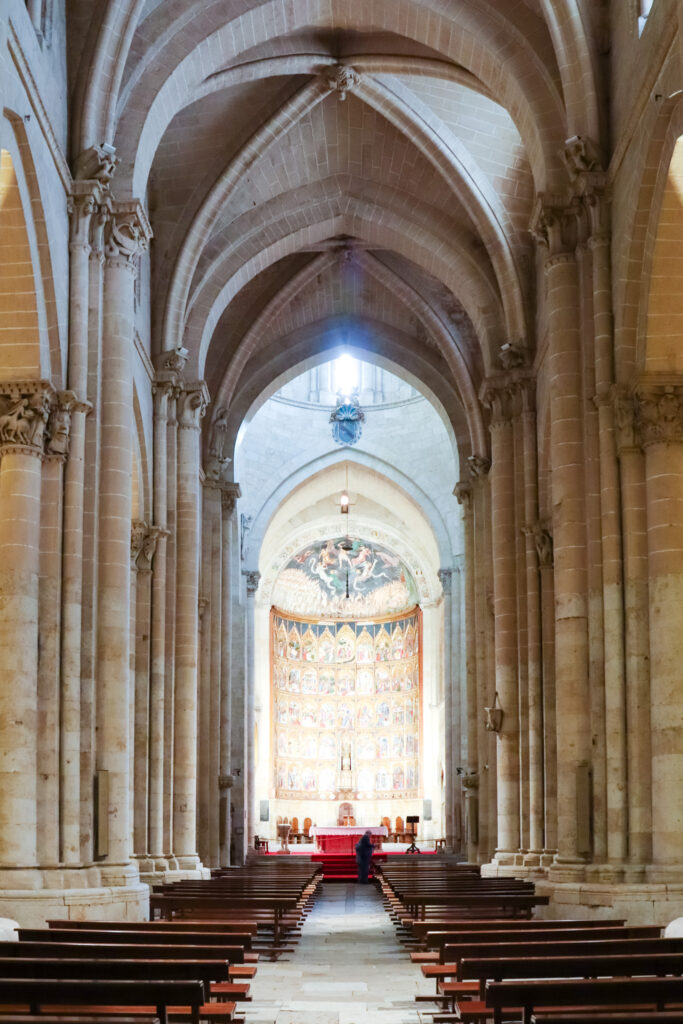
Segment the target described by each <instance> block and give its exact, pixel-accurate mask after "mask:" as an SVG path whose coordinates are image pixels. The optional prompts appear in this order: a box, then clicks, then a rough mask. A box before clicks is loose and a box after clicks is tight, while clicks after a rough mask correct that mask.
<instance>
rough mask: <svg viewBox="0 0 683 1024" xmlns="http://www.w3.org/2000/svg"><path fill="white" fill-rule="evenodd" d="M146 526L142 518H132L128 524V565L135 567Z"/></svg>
mask: <svg viewBox="0 0 683 1024" xmlns="http://www.w3.org/2000/svg"><path fill="white" fill-rule="evenodd" d="M147 530H148V526H147V523H146V522H145V521H144V519H134V520H133V521H132V523H131V524H130V567H131V569H137V562H138V556H139V554H140V552H141V551H142V545H143V543H144V540H145V536H146V534H147Z"/></svg>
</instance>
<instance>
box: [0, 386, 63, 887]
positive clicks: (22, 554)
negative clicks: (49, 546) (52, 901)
mask: <svg viewBox="0 0 683 1024" xmlns="http://www.w3.org/2000/svg"><path fill="white" fill-rule="evenodd" d="M50 391H51V389H50V386H49V384H47V383H46V382H44V381H16V382H11V383H8V384H2V385H0V522H1V523H2V530H1V531H0V595H1V596H0V608H1V614H0V888H2V889H24V888H36V887H37V886H38V885H39V883H37V882H36V880H35V871H34V870H32V869H35V867H36V864H37V830H36V824H37V788H36V783H37V771H36V768H37V741H38V720H37V719H38V610H39V591H38V580H39V571H40V564H39V551H40V499H41V469H42V465H41V464H42V458H43V446H44V433H45V426H46V423H47V419H48V413H49V397H50Z"/></svg>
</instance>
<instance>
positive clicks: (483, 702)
mask: <svg viewBox="0 0 683 1024" xmlns="http://www.w3.org/2000/svg"><path fill="white" fill-rule="evenodd" d="M468 464H469V467H470V472H471V474H472V502H473V510H474V514H473V541H474V559H473V565H474V598H475V600H474V609H475V614H474V620H475V631H476V673H477V677H476V701H475V704H474V706H473V708H472V710H471V712H470V713H471V714H472V715H473V716H474V722H475V730H476V745H477V762H478V765H479V774H480V784H479V798H478V801H477V809H478V812H479V827H478V829H477V835H478V843H477V860H478V861H479V862H481V861H482V860H488V858H489V852H490V849H491V847H493V845H494V843H495V840H494V837H493V836H492V835H491V836H490V829H489V774H490V770H491V761H490V758H489V734H488V733H487V732H486V730H485V728H484V707H485V706H487V705H488V704H489V701H492V700H493V694H494V691H495V676H494V672H493V671H492V665H491V658H490V653H491V652H490V649H491V646H492V640H493V638H492V635H491V628H490V626H491V609H490V607H489V598H492V595H491V594H490V593H489V587H490V583H491V571H490V566H491V547H490V545H489V542H488V531H487V523H488V520H489V517H490V503H489V482H488V479H487V474H488V472H489V467H490V462H489V460H488V459H486V458H485V457H483V456H471V457H470V458H469V459H468ZM487 772H488V773H489V774H485V773H487Z"/></svg>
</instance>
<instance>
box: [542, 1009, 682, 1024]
mask: <svg viewBox="0 0 683 1024" xmlns="http://www.w3.org/2000/svg"><path fill="white" fill-rule="evenodd" d="M531 1024H586V1014H585V1013H583V1014H582V1013H569V1014H567V1013H532V1015H531ZM590 1024H683V1010H654V1011H653V1010H650V1011H647V1010H633V1011H632V1012H626V1013H624V1012H621V1013H619V1012H617V1013H611V1012H609V1011H608V1012H606V1013H603V1012H601V1011H598V1012H596V1011H595V1010H593V1012H592V1013H591V1015H590Z"/></svg>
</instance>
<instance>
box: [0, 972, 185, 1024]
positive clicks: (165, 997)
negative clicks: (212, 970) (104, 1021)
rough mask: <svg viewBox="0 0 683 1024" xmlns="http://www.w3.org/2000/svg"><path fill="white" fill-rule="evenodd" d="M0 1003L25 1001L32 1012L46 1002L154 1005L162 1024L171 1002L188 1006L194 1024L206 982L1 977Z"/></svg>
mask: <svg viewBox="0 0 683 1024" xmlns="http://www.w3.org/2000/svg"><path fill="white" fill-rule="evenodd" d="M0 1003H5V1004H8V1003H9V1004H19V1005H26V1006H28V1009H29V1012H30V1013H39V1012H40V1008H41V1007H43V1006H59V1007H67V1006H76V1007H92V1008H93V1012H94V1013H97V1008H98V1007H125V1008H129V1009H130V1008H132V1007H138V1006H144V1007H150V1006H151V1007H153V1009H154V1013H155V1015H156V1016H157V1017H158V1018H159V1022H160V1024H167V1022H168V1008H169V1006H187V1007H188V1008H189V1014H188V1016H190V1018H191V1020H192V1022H193V1024H199V1020H200V1014H199V1011H200V1007H201V1006H202V1004H203V1003H204V984H203V982H201V981H198V980H197V981H175V980H171V981H169V980H164V981H131V980H126V981H106V980H102V979H98V980H91V979H83V978H77V979H74V980H64V981H62V980H60V979H58V978H0ZM143 1012H149V1010H146V1011H143Z"/></svg>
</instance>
